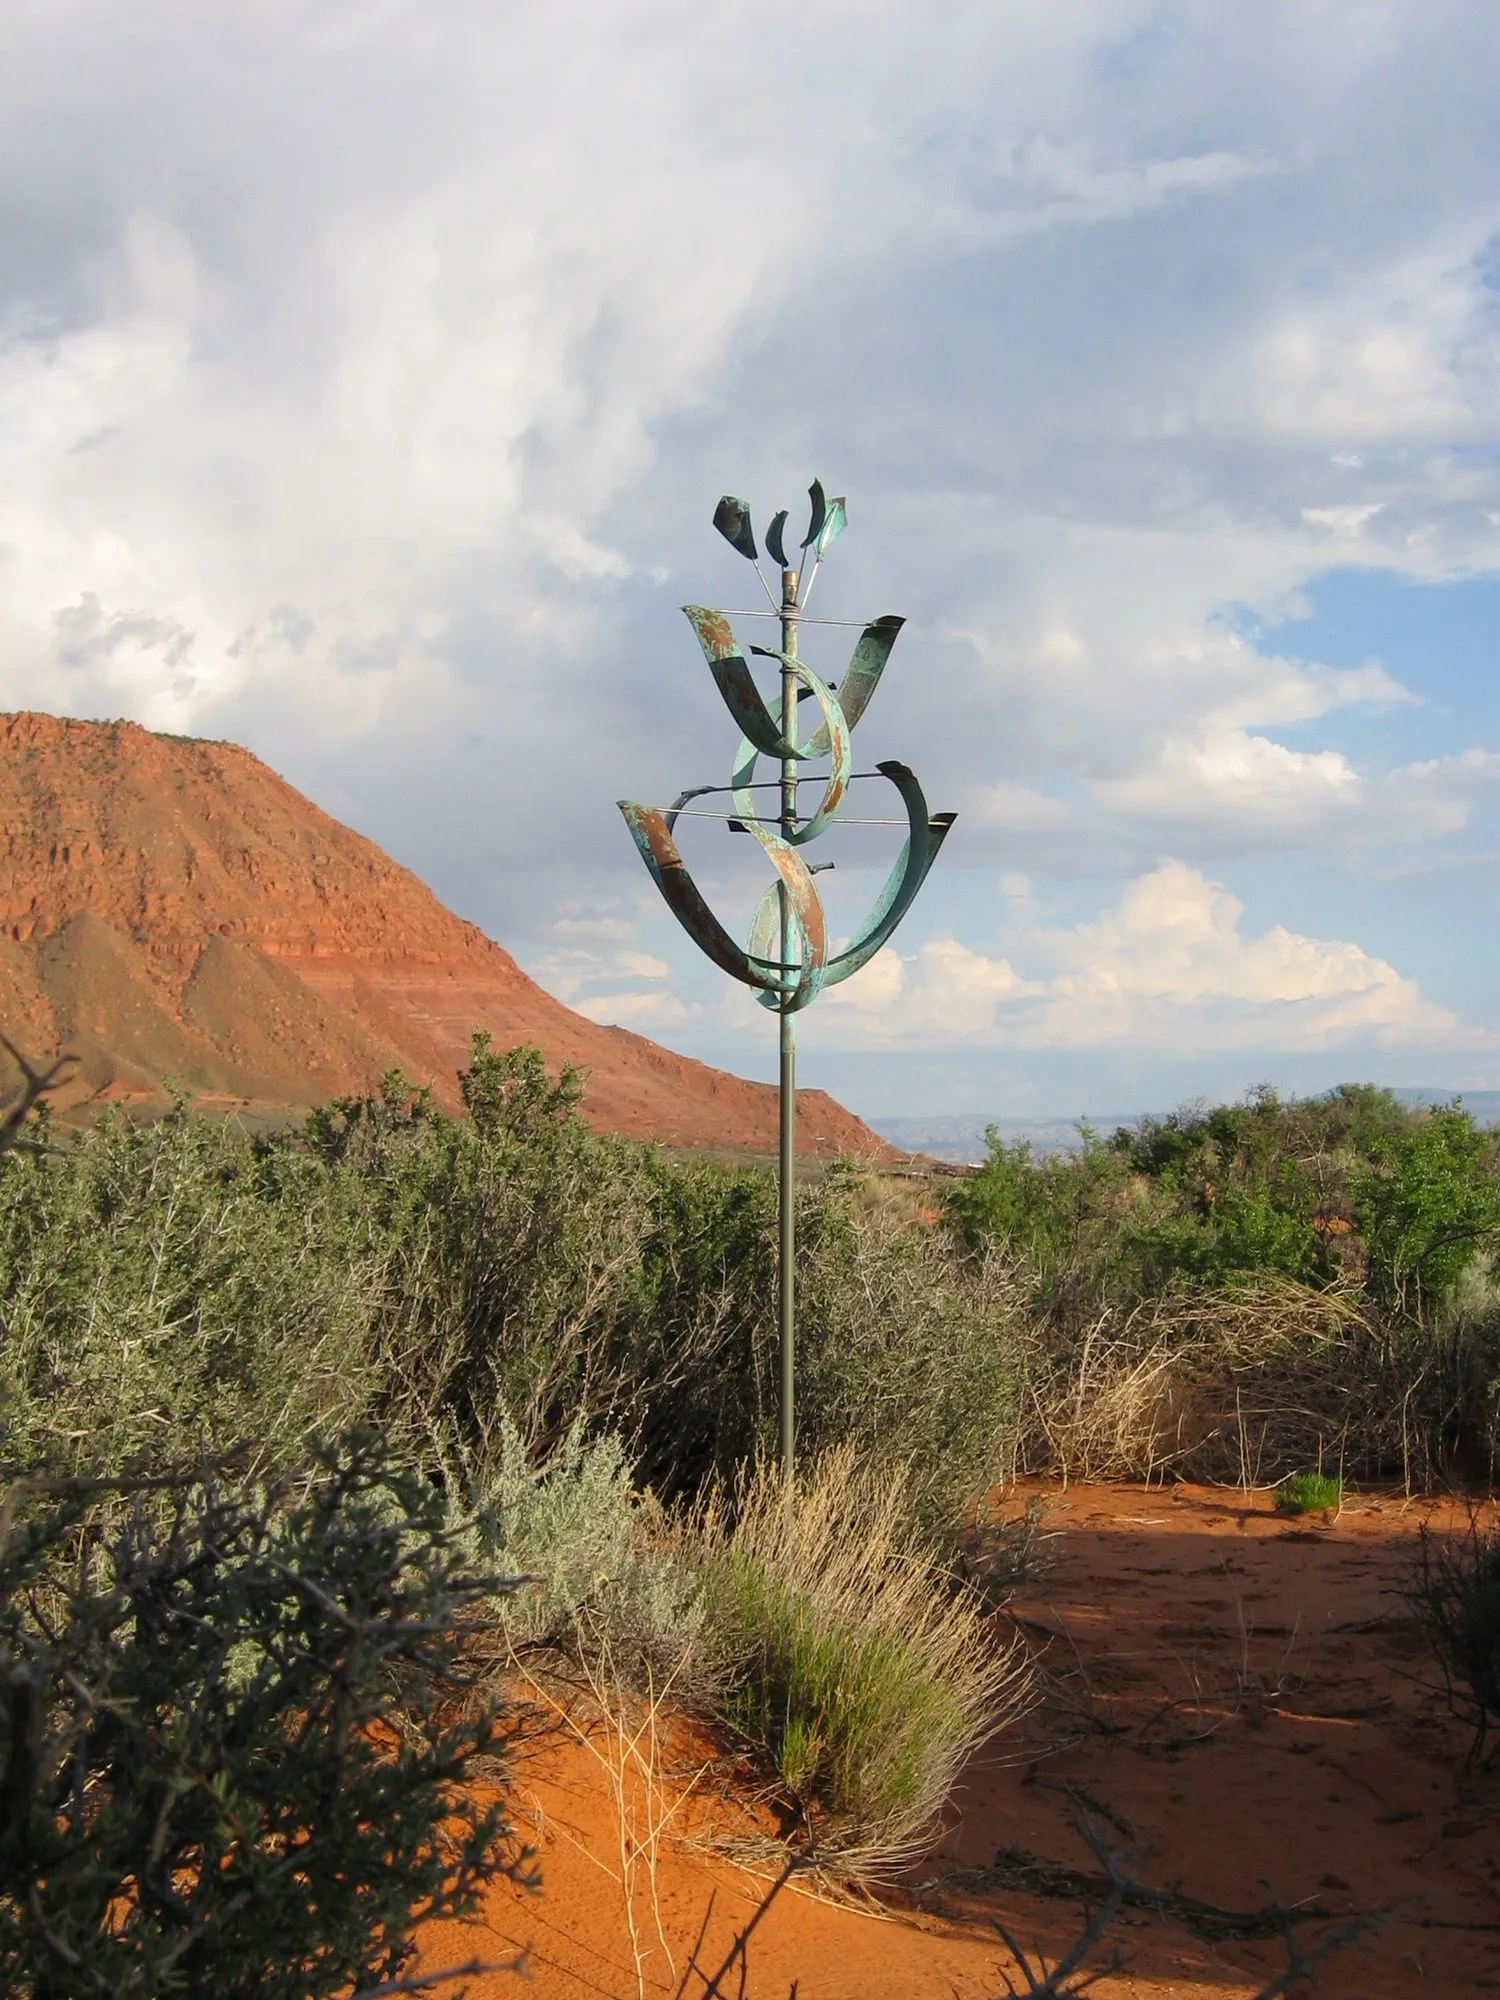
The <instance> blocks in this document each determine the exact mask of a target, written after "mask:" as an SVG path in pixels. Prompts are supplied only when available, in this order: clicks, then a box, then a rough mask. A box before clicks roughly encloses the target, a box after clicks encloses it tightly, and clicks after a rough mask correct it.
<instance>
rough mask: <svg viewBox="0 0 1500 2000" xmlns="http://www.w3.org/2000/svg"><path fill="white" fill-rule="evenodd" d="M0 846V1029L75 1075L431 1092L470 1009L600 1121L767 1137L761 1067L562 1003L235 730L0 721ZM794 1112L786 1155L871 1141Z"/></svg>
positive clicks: (615, 1127) (262, 1093)
mask: <svg viewBox="0 0 1500 2000" xmlns="http://www.w3.org/2000/svg"><path fill="white" fill-rule="evenodd" d="M0 848H3V858H0V1025H3V1026H4V1028H5V1030H6V1032H7V1033H8V1034H9V1035H10V1037H11V1039H12V1041H14V1042H16V1043H17V1044H18V1045H20V1046H21V1047H23V1048H26V1049H27V1050H28V1051H29V1052H34V1053H37V1054H41V1053H47V1052H50V1051H53V1050H56V1049H58V1048H60V1047H67V1048H70V1049H72V1050H74V1051H76V1053H77V1054H78V1056H79V1057H80V1059H81V1067H80V1071H79V1085H78V1090H79V1091H83V1090H86V1091H87V1092H92V1093H99V1094H101V1095H103V1096H105V1097H130V1098H140V1099H144V1100H149V1099H153V1098H156V1097H158V1096H159V1095H160V1093H161V1091H162V1086H163V1083H164V1081H167V1080H170V1082H171V1083H172V1084H174V1085H177V1086H180V1087H182V1088H185V1089H186V1090H187V1091H188V1092H190V1093H191V1094H192V1095H194V1096H196V1097H199V1098H203V1099H207V1100H211V1101H215V1100H216V1101H220V1102H223V1101H244V1102H246V1103H248V1104H250V1105H251V1106H253V1107H254V1108H255V1109H256V1110H257V1111H260V1110H274V1109H275V1108H276V1107H287V1108H293V1107H302V1106H307V1105H310V1104H314V1103H317V1102H319V1101H321V1100H323V1099H326V1098H328V1097H331V1096H335V1095H343V1094H346V1093H351V1092H357V1091H363V1090H366V1089H368V1088H369V1087H370V1086H371V1084H373V1083H374V1082H375V1080H376V1079H377V1078H378V1077H379V1076H380V1075H381V1074H382V1073H383V1072H384V1071H385V1070H387V1069H390V1068H392V1067H393V1066H396V1065H399V1066H400V1067H401V1068H402V1069H403V1070H405V1072H406V1073H407V1075H408V1076H410V1077H412V1078H414V1079H415V1080H417V1081H419V1082H430V1083H431V1084H432V1085H433V1086H434V1089H435V1092H436V1095H437V1096H438V1098H439V1099H440V1100H441V1101H442V1102H443V1103H445V1104H447V1105H449V1106H452V1105H454V1104H455V1103H456V1101H457V1087H456V1083H455V1080H454V1079H455V1072H456V1071H457V1070H458V1069H459V1067H460V1066H461V1065H462V1064H463V1062H464V1061H465V1059H466V1056H467V1051H468V1047H469V1036H470V1033H471V1031H472V1030H473V1029H474V1028H476V1027H479V1028H487V1029H488V1030H489V1031H490V1033H491V1034H492V1035H493V1037H494V1039H495V1043H496V1046H497V1047H500V1048H505V1047H508V1046H510V1045H511V1044H513V1043H516V1042H533V1043H535V1044H536V1045H537V1046H538V1047H539V1048H540V1049H541V1050H542V1051H543V1052H544V1054H545V1055H546V1057H547V1060H548V1062H549V1063H550V1064H553V1065H556V1064H558V1063H562V1062H572V1063H579V1064H582V1065H583V1066H584V1067H586V1068H587V1070H588V1071H589V1085H588V1095H587V1098H586V1099H585V1102H584V1112H585V1115H586V1116H587V1118H588V1119H589V1121H590V1123H592V1124H593V1125H594V1126H596V1127H597V1128H599V1129H600V1130H605V1131H613V1132H623V1133H626V1134H628V1135H630V1136H632V1137H636V1138H646V1139H657V1140H660V1141H662V1142H663V1143H665V1144H669V1145H681V1146H715V1147H726V1148H735V1149H744V1150H749V1151H756V1152H770V1151H772V1150H774V1147H775V1143H776V1097H775V1092H774V1091H773V1090H772V1088H771V1087H770V1086H769V1085H767V1084H757V1083H747V1082H745V1081H744V1080H743V1079H742V1078H740V1077H736V1076H730V1075H729V1074H727V1072H725V1071H723V1070H717V1069H711V1068H710V1067H709V1066H708V1065H707V1064H706V1063H700V1062H693V1061H691V1060H690V1059H689V1058H687V1057H686V1056H679V1055H674V1054H672V1052H671V1051H670V1050H668V1049H664V1048H661V1047H659V1046H658V1045H657V1044H656V1043H655V1042H651V1041H647V1040H646V1038H645V1037H644V1036H642V1035H635V1034H631V1033H629V1032H628V1031H627V1030H625V1029H623V1028H605V1027H600V1026H598V1025H597V1024H596V1023H594V1022H592V1021H589V1020H586V1019H584V1018H583V1016H582V1015H579V1014H575V1013H574V1012H573V1011H572V1010H571V1009H570V1008H567V1007H565V1006H563V1005H562V1003H561V1002H560V1001H557V1000H554V999H553V998H552V997H551V995H550V994H548V993H545V992H543V990H542V989H541V987H539V986H538V985H537V984H536V982H535V981H534V980H532V979H528V978H527V976H526V974H525V973H524V972H522V971H521V969H520V968H519V966H517V965H516V963H515V961H514V960H513V959H512V958H511V957H510V956H509V954H508V953H507V952H504V951H502V950H501V948H500V946H499V945H497V944H495V943H493V942H492V941H491V940H490V939H489V938H487V937H485V935H484V934H483V932H481V931H479V930H477V929H476V928H475V926H474V925H473V924H470V923H465V922H464V921H463V919H462V918H460V917H456V916H455V915H454V914H453V912H452V911H451V910H448V909H445V908H444V906H443V905H442V904H441V903H440V902H439V901H438V899H437V897H436V896H434V895H433V893H432V891H431V890H430V889H428V888H427V887H426V885H425V884H424V883H422V882H420V881H419V880H418V879H417V877H416V876H415V875H413V874H412V873H411V872H410V871H409V870H408V869H405V868H401V867H398V866H397V864H396V863H395V862H394V861H392V860H390V859H389V857H388V856H387V855H385V854H383V853H382V852H381V850H380V849H379V848H378V847H376V846H375V845H374V844H373V842H371V841H368V840H366V839H364V838H363V837H362V836H361V835H360V834H357V833H354V832H352V831H351V830H350V829H349V828H348V827H346V826H341V825H340V824H339V822H338V821H337V820H335V819H330V818H329V816H328V814H327V813H325V812H322V811H320V810H319V808H318V807H317V806H315V805H313V804H312V803H311V801H309V800H308V799H305V798H303V797H302V795H301V793H299V792H296V791H294V790H293V789H292V787H291V786H290V785H288V784H286V783H285V782H284V781H283V780H282V779H281V778H278V777H277V776H276V774H275V772H274V771H271V770H269V769H268V768H267V766H266V765H264V764H262V763H261V762H260V761H259V759H258V758H256V757H252V756H251V754H250V753H249V751H248V750H242V749H241V748H240V747H239V746H238V745H237V744H234V743H211V742H204V741H198V740H195V739H191V738H183V737H176V736H157V735H153V734H152V733H151V732H150V731H149V730H145V729H142V728H140V727H138V726H137V725H136V724H135V723H130V722H73V721H66V720H62V719H59V718H58V717H55V716H50V715H37V714H17V715H8V716H0ZM75 1094H77V1092H76V1091H75ZM798 1127H799V1139H800V1142H801V1144H802V1145H803V1146H804V1147H805V1148H806V1149H807V1150H808V1151H809V1152H813V1153H821V1154H825V1155H827V1154H835V1153H848V1154H854V1155H858V1156H861V1157H863V1158H867V1159H872V1160H873V1159H890V1158H892V1157H894V1153H893V1149H892V1148H891V1147H890V1146H888V1145H887V1144H886V1143H885V1141H884V1140H882V1139H879V1138H878V1137H877V1136H876V1135H875V1134H874V1133H873V1132H872V1131H870V1129H869V1128H868V1127H867V1126H865V1125H863V1124H861V1122H860V1121H859V1120H858V1119H857V1118H855V1117H854V1116H853V1114H852V1113H850V1112H848V1111H845V1110H844V1109H843V1108H842V1106H840V1105H838V1104H836V1103H834V1101H833V1100H832V1099H831V1098H830V1097H828V1096H827V1095H826V1094H825V1093H824V1092H822V1091H816V1090H810V1091H807V1092H805V1093H804V1094H803V1096H802V1099H801V1103H800V1106H799V1119H798Z"/></svg>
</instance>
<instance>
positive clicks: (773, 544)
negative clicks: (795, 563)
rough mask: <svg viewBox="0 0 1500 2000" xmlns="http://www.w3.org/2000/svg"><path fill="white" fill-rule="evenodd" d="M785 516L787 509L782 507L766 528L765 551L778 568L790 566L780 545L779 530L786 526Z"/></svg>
mask: <svg viewBox="0 0 1500 2000" xmlns="http://www.w3.org/2000/svg"><path fill="white" fill-rule="evenodd" d="M786 516H787V510H786V508H785V507H783V508H782V510H781V512H780V513H779V514H778V515H777V516H776V519H775V520H774V521H773V522H772V523H771V525H770V527H769V528H767V530H766V553H767V554H768V555H769V556H770V557H771V558H772V560H773V561H774V562H775V564H776V567H777V568H778V569H787V568H789V567H790V565H789V564H788V562H787V559H786V550H785V549H784V548H783V547H782V543H781V531H782V529H783V528H784V527H785V526H786Z"/></svg>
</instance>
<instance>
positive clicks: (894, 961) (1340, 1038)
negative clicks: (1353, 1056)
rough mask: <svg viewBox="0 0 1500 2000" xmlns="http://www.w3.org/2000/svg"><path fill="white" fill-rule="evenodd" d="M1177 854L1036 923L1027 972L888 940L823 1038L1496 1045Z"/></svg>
mask: <svg viewBox="0 0 1500 2000" xmlns="http://www.w3.org/2000/svg"><path fill="white" fill-rule="evenodd" d="M1243 915H1244V910H1243V906H1242V905H1241V904H1240V903H1239V902H1238V900H1237V899H1236V898H1235V897H1234V896H1232V895H1231V894H1230V893H1229V891H1228V890H1227V889H1225V888H1224V887H1223V886H1222V885H1221V884H1219V883H1216V882H1212V881H1210V880H1209V879H1208V878H1207V877H1206V876H1204V875H1203V874H1201V873H1200V872H1199V871H1198V870H1197V869H1195V868H1190V867H1187V866H1185V865H1184V864H1183V863H1182V862H1180V861H1168V862H1164V863H1163V864H1162V865H1161V866H1160V867H1159V868H1157V869H1155V870H1154V871H1153V872H1152V873H1151V874H1149V875H1145V876H1142V877H1141V878H1140V879H1139V880H1137V881H1135V882H1133V883H1132V884H1131V885H1130V886H1129V887H1128V888H1127V889H1126V891H1125V892H1124V894H1123V895H1122V896H1121V897H1120V899H1119V901H1118V902H1117V903H1116V904H1115V906H1114V907H1113V908H1112V909H1110V910H1108V911H1106V912H1105V914H1104V915H1103V916H1101V917H1099V918H1098V919H1097V920H1096V921H1094V922H1092V923H1085V924H1080V925H1078V926H1076V927H1075V928H1072V929H1067V930H1052V931H1034V932H1032V933H1031V934H1030V935H1029V937H1028V938H1027V939H1026V941H1025V945H1026V955H1027V956H1028V957H1030V958H1031V959H1033V960H1034V961H1035V962H1036V965H1037V971H1036V972H1035V973H1034V974H1033V975H1031V976H1026V975H1023V974H1022V973H1019V972H1018V971H1017V970H1016V969H1015V967H1014V966H1013V965H1012V964H1011V962H1010V960H1009V959H1006V958H989V957H986V956H985V955H984V954H982V953H980V952H976V951H973V950H971V949H970V948H969V947H968V946H966V945H964V944H963V943H961V942H960V941H959V940H958V939H956V938H942V939H937V940H934V941H932V942H929V943H927V944H925V945H923V946H922V947H921V949H920V950H919V951H917V952H915V953H914V954H912V955H911V956H910V957H902V956H901V955H900V954H899V953H898V952H897V951H896V950H895V949H893V948H891V947H887V948H886V950H885V951H883V952H882V953H881V954H880V956H879V958H878V959H877V960H876V961H875V963H874V965H873V966H872V967H871V968H870V969H869V971H868V972H867V973H865V974H862V975H860V976H859V977H857V978H855V979H852V980H850V981H848V982H847V983H846V984H844V985H843V986H839V987H835V988H832V989H830V991H829V993H828V995H827V996H826V1004H828V1005H829V1006H830V1007H831V1008H832V1009H833V1010H834V1011H835V1013H836V1014H837V1016H838V1021H837V1030H836V1032H837V1033H838V1034H839V1035H840V1036H841V1037H844V1038H850V1037H852V1038H854V1040H855V1042H856V1043H857V1045H860V1046H872V1047H879V1046H885V1047H903V1048H910V1047H914V1046H920V1047H924V1048H946V1047H954V1046H958V1047H974V1048H1003V1047H1010V1048H1032V1049H1044V1048H1048V1049H1056V1048H1074V1049H1097V1048H1101V1047H1106V1048H1116V1049H1129V1050H1141V1049H1148V1050H1149V1049H1157V1050H1163V1049H1165V1050H1172V1051H1176V1052H1179V1053H1180V1054H1182V1055H1183V1056H1189V1055H1196V1054H1199V1053H1202V1052H1203V1051H1206V1050H1233V1049H1276V1050H1282V1051H1307V1050H1319V1049H1336V1048H1341V1047H1348V1046H1351V1045H1358V1046H1360V1047H1365V1048H1368V1047H1371V1046H1374V1047H1379V1048H1395V1049H1403V1050H1407V1049H1423V1048H1426V1049H1440V1050H1473V1049H1489V1048H1491V1047H1492V1046H1500V1037H1497V1036H1496V1035H1494V1034H1493V1033H1490V1032H1488V1031H1485V1030H1480V1029H1475V1028H1472V1027H1470V1026H1468V1025H1467V1024H1465V1023H1464V1022H1462V1021H1460V1020H1459V1018H1458V1017H1457V1016H1456V1015H1454V1014H1453V1013H1451V1012H1450V1011H1449V1010H1448V1009H1446V1008H1443V1007H1440V1006H1437V1005H1435V1004H1434V1003H1433V1002H1431V1001H1429V1000H1427V999H1425V998H1424V997H1423V995H1422V993H1421V992H1420V990H1419V989H1418V987H1417V985H1416V983H1415V982H1414V981H1413V980H1410V979H1407V978H1404V977H1403V976H1402V975H1401V974H1400V973H1399V972H1397V971H1396V969H1395V968H1394V967H1393V966H1391V965H1389V964H1387V963H1386V961H1385V960H1383V959H1379V958H1374V957H1371V956H1370V955H1369V954H1368V953H1366V952H1365V951H1363V950H1362V949H1361V948H1360V946H1359V945H1357V944H1354V943H1350V942H1347V941H1343V940H1337V939H1327V938H1313V937H1304V936H1299V935H1298V934H1297V933H1296V932H1293V931H1289V930H1287V929H1286V928H1285V927H1284V926H1282V925H1279V924H1278V925H1275V926H1273V927H1272V928H1271V929H1269V930H1266V931H1264V932H1262V933H1261V934H1260V935H1258V936H1246V934H1245V932H1244V930H1243V928H1242V923H1241V919H1242V917H1243Z"/></svg>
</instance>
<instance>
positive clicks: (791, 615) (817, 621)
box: [720, 610, 875, 632]
mask: <svg viewBox="0 0 1500 2000" xmlns="http://www.w3.org/2000/svg"><path fill="white" fill-rule="evenodd" d="M720 616H721V617H724V618H784V619H785V620H786V622H787V623H788V624H789V625H792V624H796V625H849V626H852V627H853V628H854V629H855V630H856V631H860V632H863V630H864V629H865V627H866V626H867V625H873V624H874V623H875V620H874V619H873V618H804V617H803V616H802V613H801V612H800V611H791V610H786V611H780V610H778V611H760V610H755V611H724V612H721V613H720Z"/></svg>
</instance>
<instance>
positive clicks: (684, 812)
mask: <svg viewBox="0 0 1500 2000" xmlns="http://www.w3.org/2000/svg"><path fill="white" fill-rule="evenodd" d="M662 811H663V812H672V807H671V806H663V807H662ZM673 818H674V819H732V820H734V821H735V822H736V824H737V825H739V826H744V825H745V824H746V818H745V815H744V813H716V812H694V811H693V810H692V809H691V808H690V807H688V806H681V807H679V808H678V809H677V811H676V812H675V813H673ZM808 818H809V819H811V818H812V814H811V813H809V814H808ZM755 824H756V825H757V826H780V824H781V821H780V820H779V819H761V818H759V817H757V818H756V820H755ZM908 824H909V822H908V821H906V820H904V819H835V820H830V821H829V825H830V826H906V825H908Z"/></svg>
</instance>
